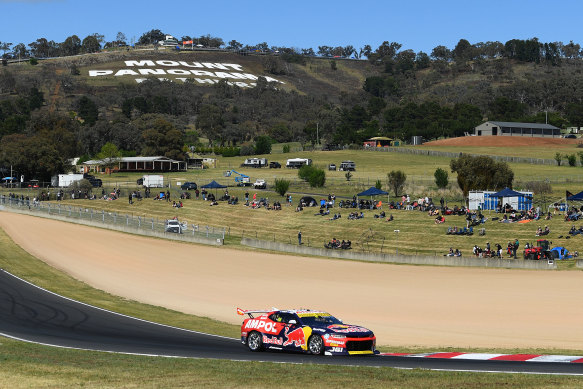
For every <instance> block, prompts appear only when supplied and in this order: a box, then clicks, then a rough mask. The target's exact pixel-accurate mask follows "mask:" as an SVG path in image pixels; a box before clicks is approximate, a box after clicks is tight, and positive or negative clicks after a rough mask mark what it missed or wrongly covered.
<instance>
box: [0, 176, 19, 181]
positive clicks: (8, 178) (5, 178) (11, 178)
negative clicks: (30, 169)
mask: <svg viewBox="0 0 583 389" xmlns="http://www.w3.org/2000/svg"><path fill="white" fill-rule="evenodd" d="M12 180H16V177H4V178H3V179H2V181H12Z"/></svg>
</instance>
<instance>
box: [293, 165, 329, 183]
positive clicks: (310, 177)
mask: <svg viewBox="0 0 583 389" xmlns="http://www.w3.org/2000/svg"><path fill="white" fill-rule="evenodd" d="M298 177H300V178H301V179H302V180H305V181H308V183H309V184H310V186H311V187H312V188H320V187H323V186H324V184H325V183H326V172H325V171H324V170H322V169H318V168H316V167H313V166H308V165H304V166H302V167H301V168H300V170H299V171H298Z"/></svg>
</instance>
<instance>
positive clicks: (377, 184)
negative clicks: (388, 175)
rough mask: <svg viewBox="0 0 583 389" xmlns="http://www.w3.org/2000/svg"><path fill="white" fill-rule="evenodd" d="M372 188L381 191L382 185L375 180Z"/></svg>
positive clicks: (379, 181)
mask: <svg viewBox="0 0 583 389" xmlns="http://www.w3.org/2000/svg"><path fill="white" fill-rule="evenodd" d="M374 187H375V188H377V189H382V187H383V184H381V180H377V182H375V184H374Z"/></svg>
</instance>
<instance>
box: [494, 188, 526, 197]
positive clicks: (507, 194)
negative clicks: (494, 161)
mask: <svg viewBox="0 0 583 389" xmlns="http://www.w3.org/2000/svg"><path fill="white" fill-rule="evenodd" d="M519 196H524V195H523V194H522V193H520V192H517V191H515V190H512V189H510V188H508V187H506V188H504V189H502V190H501V191H499V192H496V193H492V194H491V195H490V197H519Z"/></svg>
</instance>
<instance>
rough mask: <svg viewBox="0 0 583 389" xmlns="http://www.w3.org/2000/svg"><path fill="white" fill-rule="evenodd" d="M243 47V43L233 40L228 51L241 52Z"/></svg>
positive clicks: (228, 46)
mask: <svg viewBox="0 0 583 389" xmlns="http://www.w3.org/2000/svg"><path fill="white" fill-rule="evenodd" d="M241 47H243V44H242V43H239V42H237V41H236V40H234V39H233V40H232V41H230V42H229V44H228V45H227V47H226V49H227V50H233V51H239V50H241Z"/></svg>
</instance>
